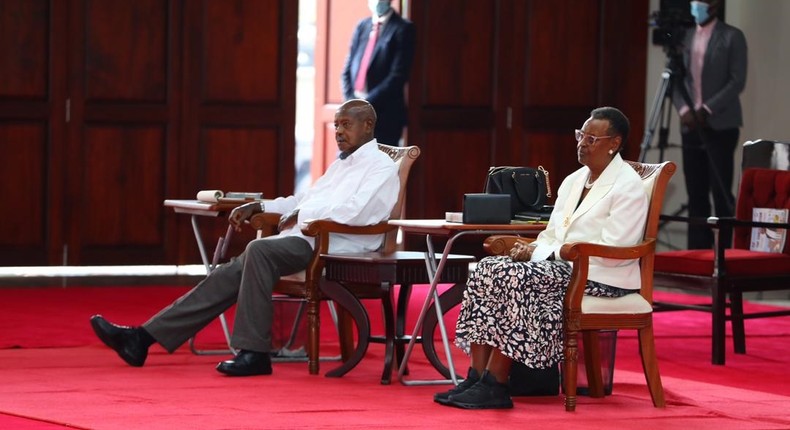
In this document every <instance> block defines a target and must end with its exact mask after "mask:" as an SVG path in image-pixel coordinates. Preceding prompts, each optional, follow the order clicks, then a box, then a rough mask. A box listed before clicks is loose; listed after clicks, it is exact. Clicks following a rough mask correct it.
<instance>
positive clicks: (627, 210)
mask: <svg viewBox="0 0 790 430" xmlns="http://www.w3.org/2000/svg"><path fill="white" fill-rule="evenodd" d="M589 173H590V169H589V168H588V167H587V166H584V167H582V168H581V169H579V170H577V171H575V172H573V173H571V174H570V175H568V177H567V178H565V180H563V181H562V184H560V188H559V190H558V191H557V201H556V202H555V204H554V211H553V212H552V213H551V218H550V219H549V223H548V225H547V226H546V230H544V231H542V232H541V233H540V234H539V235H538V238H537V239H536V241H535V243H537V248H535V250H534V252H533V253H532V259H531V260H532V261H540V260H545V259H547V258H548V257H549V256H551V255H552V254H554V256H555V258H559V249H560V248H561V247H562V245H563V244H565V243H569V242H590V243H597V244H602V245H613V246H633V245H636V244H637V243H639V242H641V241H642V238H643V237H644V232H645V222H646V219H647V209H648V202H647V194H646V193H645V190H644V187H643V185H642V179H641V178H640V177H639V175H638V174H637V173H636V171H635V170H634V169H633V168H632V167H631V166H629V165H628V164H627V163H626V162H625V161H623V159H622V158H621V157H620V154H616V155H615V156H614V158H613V159H612V161H611V162H609V165H608V166H606V169H604V171H603V173H601V175H600V176H599V177H598V179H597V180H596V181H595V182H594V183H593V186H592V188H591V189H590V191H589V192H588V193H587V196H586V197H585V198H584V200H582V202H581V204H579V198H581V194H582V191H583V190H584V183H585V182H586V181H587V179H588V178H589ZM588 279H590V280H592V281H596V282H600V283H603V284H607V285H611V286H614V287H619V288H625V289H631V290H638V289H639V288H641V278H640V274H639V264H638V260H616V259H611V258H601V257H592V258H590V271H589V276H588Z"/></svg>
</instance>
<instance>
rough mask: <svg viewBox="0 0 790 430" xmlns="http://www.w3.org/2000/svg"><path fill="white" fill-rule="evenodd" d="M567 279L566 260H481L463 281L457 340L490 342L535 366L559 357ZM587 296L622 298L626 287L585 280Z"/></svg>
mask: <svg viewBox="0 0 790 430" xmlns="http://www.w3.org/2000/svg"><path fill="white" fill-rule="evenodd" d="M570 278H571V266H570V264H569V263H568V262H566V261H548V260H547V261H536V262H522V261H518V262H514V261H513V260H511V259H510V257H499V256H497V257H486V258H484V259H482V260H481V261H480V262H479V263H478V264H477V268H476V269H475V270H474V272H473V273H471V274H470V276H469V280H468V281H467V288H466V291H465V292H464V299H463V302H462V304H461V311H460V314H459V315H458V322H457V324H456V328H455V332H456V339H455V344H456V345H457V346H458V347H459V348H461V349H463V350H465V351H466V352H467V353H469V345H470V344H471V343H476V344H481V345H490V346H493V347H494V348H497V349H499V350H500V351H501V352H502V353H503V354H504V355H506V356H508V357H510V358H511V359H513V360H514V361H519V362H521V363H524V364H526V365H527V366H528V367H531V368H536V369H544V368H547V367H549V366H551V365H553V364H555V363H557V362H559V361H560V359H561V358H562V323H563V321H562V303H563V300H564V299H565V291H566V288H567V286H568V282H569V281H570ZM584 292H585V294H587V295H591V296H596V297H622V296H624V295H626V294H629V293H633V292H636V290H625V289H622V288H616V287H612V286H610V285H606V284H601V283H598V282H593V281H588V282H587V287H586V288H585V290H584Z"/></svg>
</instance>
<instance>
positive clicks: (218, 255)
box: [189, 215, 236, 355]
mask: <svg viewBox="0 0 790 430" xmlns="http://www.w3.org/2000/svg"><path fill="white" fill-rule="evenodd" d="M195 218H196V216H195V215H192V230H193V231H194V232H195V239H196V240H197V243H198V249H199V250H200V257H201V259H202V260H203V264H204V265H205V266H206V276H208V274H209V273H211V271H212V270H214V268H216V267H217V265H218V264H219V261H220V260H221V259H222V258H224V257H225V253H226V252H227V250H228V244H229V243H230V238H231V236H232V235H233V226H232V225H229V226H228V230H227V231H226V232H225V237H224V238H223V237H220V238H219V240H218V241H217V247H216V248H215V249H214V256H213V257H212V259H211V263H209V262H208V257H207V255H206V249H205V246H204V245H203V239H202V236H201V235H200V230H199V229H198V225H197V220H196V219H195ZM219 323H220V325H222V332H223V333H224V334H225V342H226V343H227V344H228V349H198V348H197V347H196V346H195V338H194V336H193V337H190V338H189V349H190V350H192V353H193V354H196V355H225V354H233V355H236V350H235V349H233V347H232V346H230V330H229V329H228V322H227V321H226V320H225V314H224V313H222V314H219Z"/></svg>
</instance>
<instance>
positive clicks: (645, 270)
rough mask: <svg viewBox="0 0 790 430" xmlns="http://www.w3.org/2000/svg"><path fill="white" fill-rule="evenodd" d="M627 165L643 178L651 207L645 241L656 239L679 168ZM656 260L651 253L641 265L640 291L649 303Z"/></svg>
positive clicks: (669, 163) (672, 164)
mask: <svg viewBox="0 0 790 430" xmlns="http://www.w3.org/2000/svg"><path fill="white" fill-rule="evenodd" d="M626 163H628V164H630V165H631V167H633V168H634V170H636V172H637V173H638V174H639V177H641V178H642V184H643V185H644V187H645V192H646V193H647V198H648V202H649V206H648V209H647V222H646V223H645V236H644V239H656V238H657V237H658V225H659V217H660V216H661V208H662V206H663V205H664V194H665V193H666V190H667V184H669V180H670V179H671V178H672V175H674V174H675V170H676V169H677V166H676V165H675V163H673V162H671V161H665V162H663V163H661V164H646V163H639V162H637V161H628V160H626ZM654 258H655V254H654V253H651V254H649V255H647V256H646V257H643V258H642V259H641V260H640V263H639V264H640V271H641V274H642V289H641V290H640V294H641V295H642V297H644V298H645V299H646V300H647V301H648V302H649V303H652V302H653V261H654Z"/></svg>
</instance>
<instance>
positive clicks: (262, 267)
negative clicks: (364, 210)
mask: <svg viewBox="0 0 790 430" xmlns="http://www.w3.org/2000/svg"><path fill="white" fill-rule="evenodd" d="M312 254H313V249H312V248H311V246H310V244H309V243H308V242H307V241H306V240H304V239H302V238H300V237H293V236H291V237H282V238H279V237H278V238H273V239H256V240H253V241H251V242H250V243H248V244H247V248H246V249H245V250H244V252H243V253H242V254H241V255H239V256H238V257H236V258H234V259H232V260H231V261H229V262H228V263H225V264H223V265H221V266H218V267H217V268H216V269H214V270H213V271H212V272H211V273H210V274H209V275H208V276H207V277H206V279H204V280H203V281H201V282H200V283H199V284H197V285H196V286H195V288H193V289H191V290H190V291H189V292H188V293H186V294H184V295H183V296H181V297H179V298H178V299H177V300H176V301H175V302H173V303H172V304H171V305H169V306H167V307H166V308H164V309H162V310H161V311H159V313H157V314H156V315H154V316H153V317H151V319H150V320H148V321H147V322H145V323H144V324H143V328H144V329H145V330H146V331H148V333H150V334H151V336H153V338H154V339H156V341H157V342H158V343H159V344H160V345H162V346H163V347H164V348H165V349H166V350H167V351H168V352H171V353H172V352H173V351H175V350H176V349H177V348H178V347H179V346H181V345H183V344H184V342H186V341H187V340H188V339H189V338H191V337H192V336H194V335H195V334H196V333H197V332H198V331H200V330H201V329H202V328H203V327H205V326H206V325H208V324H209V323H210V322H211V321H213V320H214V319H215V318H217V317H218V316H219V315H220V314H221V313H223V312H224V311H226V310H227V309H228V308H230V307H231V306H232V305H233V304H234V303H236V304H237V306H236V319H235V320H234V323H233V335H232V336H231V346H233V348H236V349H246V350H250V351H258V352H269V351H270V350H271V345H272V339H271V329H272V320H273V318H272V313H273V305H272V290H273V288H274V285H275V283H276V282H277V280H278V279H279V278H280V276H285V275H290V274H293V273H297V272H299V271H302V270H304V269H306V268H307V265H308V263H309V262H310V257H311V256H312Z"/></svg>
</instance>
